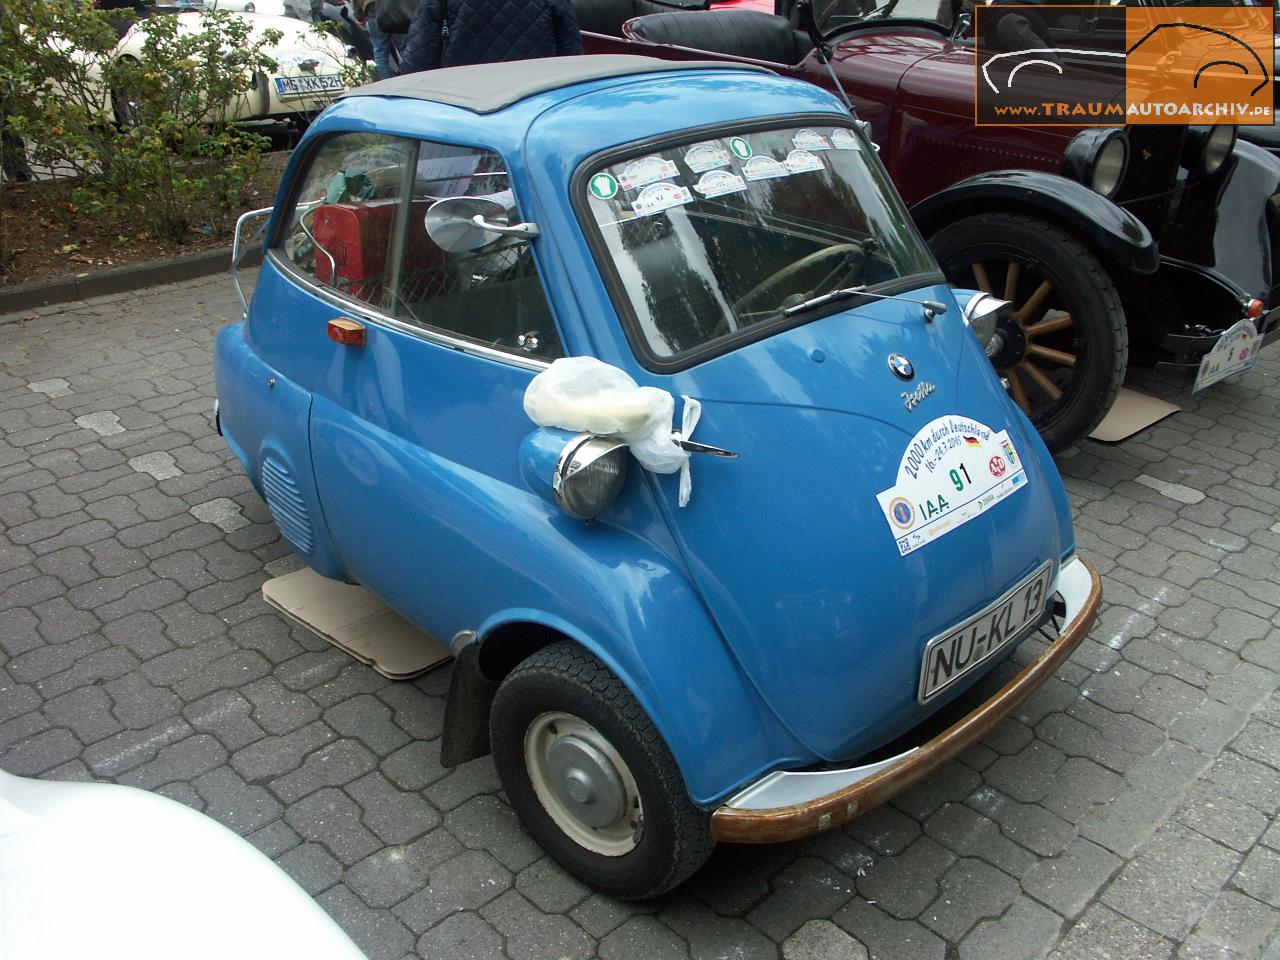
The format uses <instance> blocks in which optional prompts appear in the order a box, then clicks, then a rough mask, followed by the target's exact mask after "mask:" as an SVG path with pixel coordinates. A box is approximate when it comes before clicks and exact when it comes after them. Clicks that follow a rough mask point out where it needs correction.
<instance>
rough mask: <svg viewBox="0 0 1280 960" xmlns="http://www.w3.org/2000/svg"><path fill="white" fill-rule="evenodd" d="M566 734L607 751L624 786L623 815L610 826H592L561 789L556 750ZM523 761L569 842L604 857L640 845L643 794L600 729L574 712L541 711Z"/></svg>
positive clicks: (526, 737)
mask: <svg viewBox="0 0 1280 960" xmlns="http://www.w3.org/2000/svg"><path fill="white" fill-rule="evenodd" d="M566 738H572V739H573V740H574V741H575V742H578V743H584V744H586V745H587V746H588V747H589V748H591V749H594V750H595V751H599V753H600V754H603V756H604V757H605V758H607V760H608V764H609V765H610V766H611V767H612V772H613V773H614V774H615V775H616V777H617V780H618V783H619V784H620V785H621V792H622V795H623V798H624V799H623V801H622V808H623V810H622V814H621V816H619V817H617V818H616V819H614V820H613V821H612V822H611V823H609V824H607V825H606V826H601V827H593V826H590V825H589V824H587V823H586V822H584V821H583V820H582V819H581V818H580V817H579V816H578V814H577V813H575V811H574V810H573V809H571V807H570V805H569V804H568V803H566V802H565V800H564V799H562V796H561V791H563V790H564V789H565V784H564V783H563V782H559V783H558V782H557V780H556V775H555V773H554V771H553V765H552V763H551V749H552V747H554V746H555V745H556V744H557V743H558V742H560V741H562V740H565V739H566ZM524 762H525V769H527V770H528V772H529V781H530V782H531V783H532V784H533V791H534V793H535V794H537V797H538V800H539V802H541V804H542V807H543V809H544V810H546V811H547V814H548V816H550V817H551V819H552V821H554V823H555V825H556V826H557V827H559V828H560V830H561V832H563V833H564V834H565V836H567V837H568V838H569V839H570V840H572V841H573V842H574V843H576V844H578V846H580V847H583V848H584V849H586V850H590V851H591V852H592V853H598V854H600V855H601V856H605V857H621V856H623V855H625V854H628V853H630V852H631V851H632V850H634V849H635V848H636V845H637V838H638V837H639V836H640V831H641V829H642V828H643V824H644V820H643V817H644V810H643V807H642V806H641V802H640V792H639V790H637V789H636V780H635V777H634V776H633V775H632V773H631V769H630V768H629V767H628V766H627V764H626V762H625V761H624V760H623V759H622V757H621V756H620V755H619V754H618V751H617V750H615V749H614V747H613V744H611V743H610V742H609V741H608V739H606V738H605V736H604V735H603V734H602V733H600V731H599V730H597V729H596V728H595V727H593V726H592V725H591V724H589V723H587V722H586V721H585V720H581V719H579V718H578V717H575V716H573V715H572V714H568V713H562V712H551V713H542V714H539V715H538V716H536V717H534V719H533V722H532V723H530V724H529V727H528V729H527V730H526V731H525V735H524ZM557 788H559V789H557Z"/></svg>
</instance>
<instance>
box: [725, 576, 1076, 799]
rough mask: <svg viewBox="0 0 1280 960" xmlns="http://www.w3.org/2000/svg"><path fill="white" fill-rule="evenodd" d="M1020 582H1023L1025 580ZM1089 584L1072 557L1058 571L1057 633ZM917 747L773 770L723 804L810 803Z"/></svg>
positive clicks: (1068, 625) (1068, 620)
mask: <svg viewBox="0 0 1280 960" xmlns="http://www.w3.org/2000/svg"><path fill="white" fill-rule="evenodd" d="M1038 572H1039V570H1037V573H1038ZM1022 583H1023V584H1025V583H1026V581H1025V580H1024V581H1023V582H1022ZM1091 583H1092V581H1091V579H1090V577H1089V571H1088V569H1087V568H1086V567H1085V565H1084V563H1083V562H1081V561H1080V560H1079V559H1078V558H1076V557H1074V556H1073V557H1071V558H1070V560H1068V562H1067V563H1066V564H1065V565H1064V566H1063V567H1062V569H1060V570H1059V571H1058V580H1057V583H1056V584H1055V586H1054V590H1053V592H1052V593H1051V594H1050V596H1052V594H1053V593H1058V594H1060V595H1061V596H1062V599H1063V601H1064V602H1065V603H1066V605H1067V613H1066V616H1065V618H1064V624H1063V627H1062V629H1061V631H1060V633H1063V634H1065V633H1067V632H1068V631H1069V630H1070V629H1071V627H1072V626H1073V625H1074V624H1075V622H1076V620H1077V619H1079V617H1080V615H1081V613H1082V612H1083V610H1084V606H1085V603H1086V601H1087V600H1088V599H1089V590H1090V586H1091ZM1019 586H1021V584H1020V585H1019ZM1015 590H1016V588H1015ZM1003 599H1007V597H1005V598H1003ZM917 750H919V747H913V748H912V749H910V750H908V751H906V752H905V753H900V754H898V756H896V757H891V758H889V759H888V760H880V761H877V762H876V763H869V764H866V765H865V766H861V767H848V768H846V769H844V770H775V771H774V772H773V773H768V774H765V775H764V776H763V777H761V778H760V779H759V780H757V781H755V783H752V784H751V785H750V786H747V787H745V788H744V789H742V790H739V791H738V792H737V793H735V794H734V795H733V796H731V797H729V798H728V799H727V800H725V801H724V803H723V806H725V807H733V808H735V809H738V810H774V809H779V808H782V807H791V806H796V805H798V804H802V803H810V802H812V801H814V800H819V799H821V798H822V797H826V796H829V795H831V794H833V793H839V792H840V791H841V790H843V789H845V788H847V787H850V786H852V785H853V784H855V783H858V782H859V781H860V780H865V779H867V777H870V776H872V775H873V774H875V773H878V772H879V771H880V770H883V769H884V768H886V767H889V766H891V765H893V764H895V763H898V762H899V761H901V760H903V759H904V758H906V757H909V756H911V755H912V754H913V753H915V752H916V751H917Z"/></svg>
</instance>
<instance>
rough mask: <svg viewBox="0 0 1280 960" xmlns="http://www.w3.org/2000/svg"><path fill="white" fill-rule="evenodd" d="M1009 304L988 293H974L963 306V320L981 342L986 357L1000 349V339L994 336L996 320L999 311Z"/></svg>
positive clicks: (993, 354)
mask: <svg viewBox="0 0 1280 960" xmlns="http://www.w3.org/2000/svg"><path fill="white" fill-rule="evenodd" d="M1007 306H1009V301H1008V300H998V299H996V298H995V297H993V296H991V294H989V293H979V294H976V295H975V296H974V297H973V298H972V299H971V300H970V301H969V302H968V303H966V304H965V306H964V322H965V324H966V325H967V326H968V327H969V329H970V330H972V331H973V335H974V336H975V337H977V338H978V343H980V344H982V349H983V350H984V351H985V352H986V354H987V356H988V357H991V356H995V354H996V353H997V352H998V351H999V349H1000V341H999V340H998V339H997V338H996V321H997V320H999V319H1000V311H1001V310H1003V309H1004V308H1005V307H1007Z"/></svg>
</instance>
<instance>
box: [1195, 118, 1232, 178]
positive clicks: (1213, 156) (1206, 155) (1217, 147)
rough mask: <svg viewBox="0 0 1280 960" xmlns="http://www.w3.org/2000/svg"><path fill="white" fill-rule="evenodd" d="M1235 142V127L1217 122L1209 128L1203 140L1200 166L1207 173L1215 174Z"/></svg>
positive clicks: (1229, 154)
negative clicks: (1217, 123) (1216, 124)
mask: <svg viewBox="0 0 1280 960" xmlns="http://www.w3.org/2000/svg"><path fill="white" fill-rule="evenodd" d="M1235 143H1236V128H1235V127H1233V126H1231V125H1229V124H1227V125H1223V124H1219V125H1218V126H1216V127H1211V128H1210V129H1209V135H1208V136H1207V137H1205V140H1204V152H1203V153H1202V154H1201V158H1202V159H1201V160H1200V166H1201V168H1202V169H1203V170H1204V172H1205V173H1207V174H1210V175H1212V174H1215V173H1217V172H1218V170H1219V169H1220V168H1221V167H1222V165H1223V164H1224V163H1226V162H1227V157H1229V156H1231V149H1232V147H1234V146H1235Z"/></svg>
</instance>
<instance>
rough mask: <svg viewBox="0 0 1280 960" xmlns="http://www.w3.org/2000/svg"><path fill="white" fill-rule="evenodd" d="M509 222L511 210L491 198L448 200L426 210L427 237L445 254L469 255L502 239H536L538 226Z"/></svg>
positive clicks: (434, 204) (436, 203)
mask: <svg viewBox="0 0 1280 960" xmlns="http://www.w3.org/2000/svg"><path fill="white" fill-rule="evenodd" d="M499 196H502V194H499ZM506 196H507V197H510V194H506ZM511 219H512V210H511V209H510V207H509V206H508V205H507V204H505V203H500V202H499V201H497V200H495V199H493V198H491V197H450V198H449V199H448V200H438V201H436V202H435V203H433V204H432V205H431V208H430V209H429V210H427V220H426V226H427V236H429V237H430V238H431V239H432V240H433V241H435V244H436V246H438V247H439V248H440V249H441V250H443V251H445V252H446V253H469V252H471V251H472V250H479V249H481V248H482V247H487V246H488V245H489V244H491V243H493V242H494V241H496V240H498V239H499V238H501V237H505V236H516V237H522V238H524V239H526V240H532V239H533V238H534V237H536V236H538V233H539V231H538V225H537V224H535V223H515V224H513V223H511V222H510V221H511Z"/></svg>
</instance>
